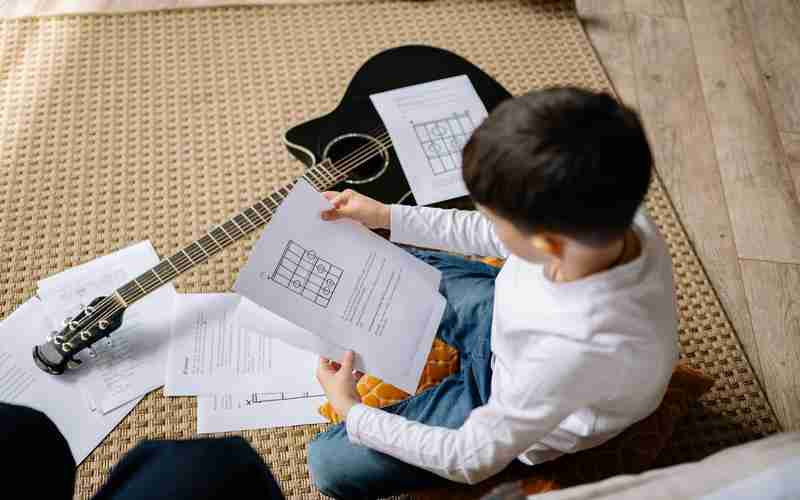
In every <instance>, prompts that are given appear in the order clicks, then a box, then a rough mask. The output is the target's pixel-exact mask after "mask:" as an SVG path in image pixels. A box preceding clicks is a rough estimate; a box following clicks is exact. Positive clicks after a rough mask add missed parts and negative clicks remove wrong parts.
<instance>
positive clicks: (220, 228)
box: [217, 224, 236, 241]
mask: <svg viewBox="0 0 800 500" xmlns="http://www.w3.org/2000/svg"><path fill="white" fill-rule="evenodd" d="M223 225H224V224H223ZM223 225H219V226H217V229H219V230H221V231H222V232H223V233H225V236H227V237H228V239H229V240H231V241H236V240H234V239H233V236H231V235H230V234H229V233H228V231H226V230H225V228H224V227H222V226H223Z"/></svg>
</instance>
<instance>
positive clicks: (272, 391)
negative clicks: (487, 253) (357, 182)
mask: <svg viewBox="0 0 800 500" xmlns="http://www.w3.org/2000/svg"><path fill="white" fill-rule="evenodd" d="M327 208H330V204H329V203H328V202H327V201H326V200H325V199H324V198H323V197H322V196H321V195H320V194H319V193H317V192H316V191H314V189H313V188H311V186H310V185H309V184H307V183H305V182H302V181H301V182H298V183H297V185H296V187H295V188H294V190H293V191H292V193H291V194H290V195H289V196H288V197H287V199H286V200H285V201H284V203H283V204H282V206H281V208H280V210H279V211H278V213H277V214H276V216H275V217H274V219H273V222H272V225H271V227H270V230H269V231H267V232H266V233H265V235H262V238H261V239H260V240H259V242H258V244H257V245H256V248H255V250H254V252H253V254H252V256H251V258H250V260H249V261H248V263H247V265H246V266H245V268H244V269H243V270H242V273H241V275H240V277H239V280H238V281H237V283H236V290H237V291H238V292H240V293H241V294H242V295H238V294H233V293H219V294H178V293H176V291H175V289H174V288H173V286H172V285H169V284H168V285H165V286H163V287H161V288H159V289H158V290H156V291H154V292H153V293H151V294H149V295H147V296H146V297H144V298H143V299H142V300H140V301H138V302H136V303H135V304H133V305H132V306H131V307H129V308H128V309H127V310H126V311H125V314H124V317H123V322H122V326H121V327H120V328H119V329H118V330H117V331H115V332H113V334H112V336H111V341H110V342H106V341H105V340H101V341H99V342H97V343H96V344H95V345H94V349H95V351H96V356H95V357H93V358H92V357H89V356H88V354H87V352H81V353H79V354H78V358H79V359H81V360H82V361H83V362H84V366H83V367H81V369H80V370H78V371H76V372H69V373H66V374H64V375H61V376H53V375H49V374H45V373H44V372H42V371H41V370H39V369H38V368H37V367H36V366H35V365H34V363H33V360H32V359H31V349H32V347H33V346H34V345H36V344H40V343H42V342H43V340H44V338H45V337H46V335H47V334H48V332H51V331H53V330H60V329H61V328H60V327H61V325H62V323H63V321H64V319H65V318H67V317H72V316H75V315H76V314H77V313H78V312H79V311H80V310H81V309H82V308H83V307H84V306H85V305H87V304H89V303H90V302H91V301H92V300H93V299H95V298H96V297H98V296H109V295H111V294H112V293H113V292H114V291H115V290H116V289H117V288H119V287H121V286H122V285H124V284H125V283H127V282H128V281H130V280H131V279H133V278H134V277H135V276H138V275H140V274H141V273H143V272H145V271H147V270H149V269H151V268H152V267H154V266H155V265H156V264H158V263H159V258H158V255H156V252H155V250H154V249H153V247H152V245H151V244H150V242H142V243H139V244H136V245H132V246H130V247H128V248H125V249H123V250H120V251H118V252H115V253H113V254H110V255H107V256H104V257H100V258H98V259H95V260H94V261H91V262H89V263H86V264H83V265H80V266H77V267H75V268H72V269H69V270H67V271H64V272H62V273H59V274H56V275H54V276H50V277H48V278H46V279H43V280H41V281H40V282H39V283H38V286H39V291H38V296H37V297H34V298H32V299H31V300H29V301H28V302H27V303H25V304H24V305H23V306H22V307H20V308H19V309H18V310H17V311H16V312H14V313H13V314H12V315H11V316H9V317H8V318H7V319H6V320H5V321H4V322H3V323H2V324H0V335H3V338H4V339H6V342H4V343H3V344H1V345H0V401H6V402H11V403H16V404H22V405H28V406H32V407H34V408H37V409H39V410H41V411H43V412H45V413H46V414H47V415H48V416H50V418H51V419H52V420H53V421H54V422H55V423H56V425H57V426H58V427H59V429H60V430H61V431H62V433H63V434H64V435H65V437H66V439H67V441H68V442H69V444H70V447H71V449H72V451H73V454H74V456H75V459H76V461H78V462H80V461H81V460H83V459H84V458H85V457H86V456H87V455H88V453H89V452H91V450H92V449H93V448H94V447H95V446H97V444H98V443H99V442H100V441H101V440H102V439H103V437H104V436H105V435H106V434H107V433H108V432H110V431H111V430H112V429H113V428H114V426H116V425H117V423H119V421H120V420H121V419H122V418H123V417H124V416H125V415H126V414H127V412H128V411H130V410H131V409H132V408H133V406H134V405H135V404H136V403H137V402H138V401H139V399H140V398H141V397H142V396H144V395H145V394H146V393H147V392H149V391H151V390H153V389H155V388H157V387H160V386H162V385H165V389H164V392H165V394H166V395H168V396H197V398H198V411H197V429H198V432H201V433H205V432H222V431H234V430H240V429H255V428H264V427H276V426H286V425H298V424H307V423H314V422H322V421H323V419H322V417H321V416H320V415H319V414H318V413H317V407H318V406H319V405H320V404H321V403H322V391H321V389H320V387H319V385H318V383H317V381H316V379H315V377H314V372H315V369H316V367H317V364H318V363H319V358H318V355H323V356H326V357H328V358H332V359H341V357H342V355H343V354H344V352H345V349H352V350H354V351H355V352H356V353H357V358H356V364H355V366H356V368H357V369H359V370H362V371H365V372H368V373H371V374H374V375H376V376H378V377H381V378H383V379H384V380H386V381H387V382H389V383H391V384H394V385H396V386H398V387H400V388H402V389H404V390H406V391H408V392H413V391H414V390H415V388H416V386H417V383H418V381H419V378H420V375H421V372H422V369H423V367H424V364H425V360H426V358H427V355H428V352H429V350H430V346H431V343H432V341H433V337H434V335H435V333H436V330H437V327H438V325H439V322H440V321H441V316H442V313H443V311H444V307H445V301H444V298H443V297H442V296H441V295H440V294H439V292H438V286H439V281H440V279H441V274H440V273H439V271H437V270H436V269H434V268H432V267H431V266H429V265H427V264H425V263H423V262H422V261H420V260H418V259H416V258H415V257H413V256H412V255H411V254H409V253H408V252H405V251H404V250H402V249H400V248H398V247H396V246H394V245H392V244H390V243H389V242H387V241H385V240H383V239H381V238H379V237H377V236H376V235H374V234H373V233H371V232H369V231H368V230H367V229H365V228H364V227H363V226H361V225H359V224H356V223H354V222H352V221H336V222H323V221H322V220H321V219H320V217H319V214H320V212H321V211H322V210H324V209H327ZM250 299H252V302H251V300H250ZM254 302H255V303H254ZM256 303H257V304H258V305H256ZM270 311H272V312H270ZM284 318H285V319H284ZM311 332H314V333H311Z"/></svg>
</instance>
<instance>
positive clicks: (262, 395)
mask: <svg viewBox="0 0 800 500" xmlns="http://www.w3.org/2000/svg"><path fill="white" fill-rule="evenodd" d="M324 395H325V394H321V393H320V394H315V393H310V392H254V393H252V394H250V395H249V397H248V398H247V399H245V401H244V404H245V406H253V405H257V404H259V403H270V402H272V401H289V400H292V399H307V398H317V397H320V396H324Z"/></svg>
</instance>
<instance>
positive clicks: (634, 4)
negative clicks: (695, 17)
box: [625, 0, 686, 17]
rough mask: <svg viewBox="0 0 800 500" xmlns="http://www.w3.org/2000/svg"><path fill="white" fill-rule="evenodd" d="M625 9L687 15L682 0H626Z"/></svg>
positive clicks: (657, 13)
mask: <svg viewBox="0 0 800 500" xmlns="http://www.w3.org/2000/svg"><path fill="white" fill-rule="evenodd" d="M625 10H626V11H628V12H630V13H632V14H647V15H650V16H667V17H686V14H685V12H684V9H683V1H682V0H625Z"/></svg>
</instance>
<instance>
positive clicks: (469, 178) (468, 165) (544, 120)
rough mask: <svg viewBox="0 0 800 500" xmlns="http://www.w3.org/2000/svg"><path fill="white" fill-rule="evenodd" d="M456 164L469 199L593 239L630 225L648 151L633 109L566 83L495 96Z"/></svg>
mask: <svg viewBox="0 0 800 500" xmlns="http://www.w3.org/2000/svg"><path fill="white" fill-rule="evenodd" d="M463 163H464V165H463V175H464V181H465V183H466V185H467V188H468V189H469V192H470V194H471V195H472V198H473V199H474V200H475V201H476V202H477V203H479V204H481V205H484V206H486V207H487V208H489V209H490V210H492V211H493V212H495V213H497V214H498V215H500V216H501V217H503V218H505V219H508V220H509V221H510V222H511V223H512V224H514V225H515V226H516V227H517V228H518V229H521V230H523V231H526V232H529V233H533V232H538V231H548V232H553V233H558V234H563V235H565V236H569V237H572V238H575V239H577V240H579V241H581V242H584V243H586V244H590V245H601V244H604V243H607V242H609V241H611V240H613V239H615V238H618V237H620V236H622V235H623V234H624V233H625V231H626V230H627V229H628V228H629V227H630V225H631V222H632V220H633V216H634V215H635V213H636V210H637V208H638V207H639V205H640V204H641V202H642V200H643V199H644V196H645V193H646V192H647V188H648V185H649V184H650V177H651V169H652V165H653V156H652V153H651V151H650V146H649V144H648V142H647V137H646V136H645V133H644V129H643V128H642V123H641V121H640V120H639V117H638V115H637V114H636V113H635V112H634V111H633V110H631V109H630V108H628V107H626V106H624V105H622V104H620V103H618V102H617V101H616V100H614V99H613V98H612V97H611V96H609V95H608V94H602V93H594V92H590V91H587V90H582V89H577V88H571V87H567V88H551V89H546V90H540V91H533V92H530V93H528V94H526V95H523V96H521V97H517V98H514V99H509V100H508V101H505V102H503V103H501V104H500V105H499V106H498V107H497V108H496V109H495V110H494V111H493V112H492V113H491V115H490V116H489V117H488V118H487V119H486V120H485V121H484V123H483V124H481V126H480V127H478V128H477V129H476V130H475V132H474V133H473V134H472V137H471V138H470V140H469V141H468V142H467V144H466V145H465V147H464V162H463Z"/></svg>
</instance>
